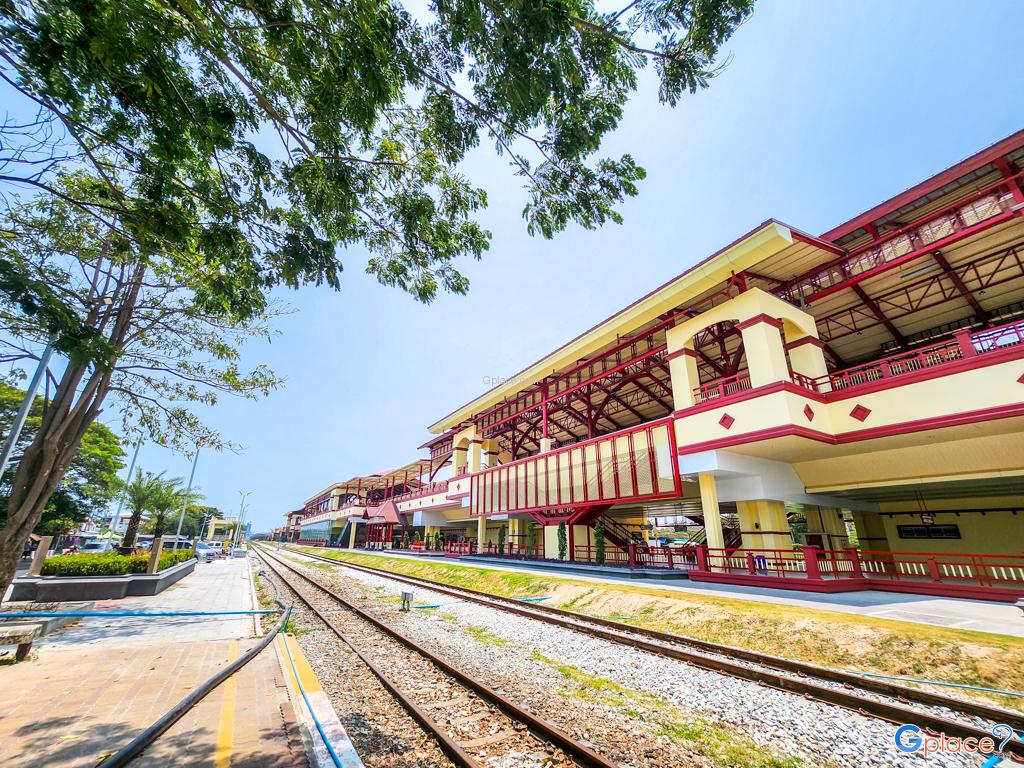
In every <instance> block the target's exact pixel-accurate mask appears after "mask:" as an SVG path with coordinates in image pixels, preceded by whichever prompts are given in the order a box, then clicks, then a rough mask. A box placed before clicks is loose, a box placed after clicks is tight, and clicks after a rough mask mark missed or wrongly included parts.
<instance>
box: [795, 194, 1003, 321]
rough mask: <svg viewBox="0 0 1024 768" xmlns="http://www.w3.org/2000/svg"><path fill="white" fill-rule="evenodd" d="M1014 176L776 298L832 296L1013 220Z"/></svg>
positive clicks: (872, 245) (887, 236)
mask: <svg viewBox="0 0 1024 768" xmlns="http://www.w3.org/2000/svg"><path fill="white" fill-rule="evenodd" d="M1020 175H1021V174H1017V175H1016V176H1014V177H1011V178H1007V179H1000V180H999V181H997V182H995V183H994V184H991V185H989V186H988V187H986V188H985V189H983V190H980V191H978V192H976V193H974V194H973V195H971V196H970V197H968V198H967V199H966V200H958V201H956V202H955V203H952V204H950V205H948V206H946V207H945V208H942V209H940V210H938V211H934V212H932V213H929V214H927V216H925V217H923V218H922V219H918V220H917V221H914V222H911V223H910V224H907V225H905V226H903V227H901V228H899V229H897V230H895V231H893V232H888V233H886V234H885V235H883V236H881V237H880V238H879V239H877V240H875V241H873V242H871V243H868V244H866V245H864V246H861V247H860V248H858V249H857V250H855V251H853V252H852V253H850V255H848V256H846V257H844V258H842V259H840V260H838V261H836V262H833V263H831V264H827V265H825V266H823V267H821V268H820V269H818V270H817V271H816V272H815V273H813V274H810V275H805V276H803V277H800V278H797V279H795V280H793V281H791V282H790V283H787V284H786V285H785V286H784V287H783V288H782V289H781V290H780V291H778V292H777V293H778V294H779V295H780V296H781V297H782V298H784V299H787V300H788V301H790V302H792V303H794V304H796V303H799V301H800V300H801V299H804V298H807V297H808V296H809V295H813V294H814V293H817V292H823V291H826V290H828V289H832V290H836V286H839V285H842V284H843V283H845V282H846V281H848V280H849V279H851V278H853V277H856V276H858V275H861V274H864V273H866V272H870V271H872V270H878V269H880V268H881V267H883V266H884V265H886V264H890V263H892V262H895V261H897V260H902V261H906V260H907V259H911V258H915V256H916V255H917V254H918V253H919V252H924V249H926V248H929V249H935V248H941V247H942V246H943V245H945V244H946V243H948V242H950V241H955V240H957V239H959V238H962V237H964V236H967V235H969V234H971V233H973V232H975V231H977V230H978V229H982V228H985V227H986V226H991V225H993V224H995V223H997V222H998V221H1000V220H1002V219H1006V218H1009V217H1010V216H1012V215H1013V214H1012V211H1011V210H1010V205H1011V204H1012V202H1013V194H1012V192H1010V191H1009V190H1010V188H1011V187H1012V185H1013V184H1014V183H1015V182H1016V180H1017V178H1019V177H1020ZM996 217H999V219H997V218H996ZM986 222H988V224H987V225H986Z"/></svg>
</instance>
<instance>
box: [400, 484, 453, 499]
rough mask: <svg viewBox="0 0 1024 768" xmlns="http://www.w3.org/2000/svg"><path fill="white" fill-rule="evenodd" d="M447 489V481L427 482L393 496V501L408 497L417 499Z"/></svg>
mask: <svg viewBox="0 0 1024 768" xmlns="http://www.w3.org/2000/svg"><path fill="white" fill-rule="evenodd" d="M447 490H448V481H447V480H440V481H438V482H436V483H428V484H427V485H423V486H420V487H419V488H417V489H416V490H415V491H409V492H408V493H402V494H399V495H398V496H395V502H396V503H397V502H399V501H408V500H409V499H419V498H421V497H423V496H433V495H434V494H435V493H444V492H446V491H447Z"/></svg>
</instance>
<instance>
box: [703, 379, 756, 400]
mask: <svg viewBox="0 0 1024 768" xmlns="http://www.w3.org/2000/svg"><path fill="white" fill-rule="evenodd" d="M745 389H750V373H749V372H747V371H742V372H740V373H737V374H736V375H735V376H726V377H725V378H723V379H715V380H714V381H709V382H708V383H707V384H701V385H700V386H699V387H697V388H696V389H694V390H693V400H694V402H695V403H703V402H706V401H708V400H714V399H715V398H718V397H728V396H729V395H735V394H736V393H737V392H742V391H743V390H745Z"/></svg>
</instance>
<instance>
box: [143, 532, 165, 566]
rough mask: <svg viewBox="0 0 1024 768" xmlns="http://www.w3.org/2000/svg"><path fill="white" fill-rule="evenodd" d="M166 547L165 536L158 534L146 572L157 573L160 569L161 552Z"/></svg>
mask: <svg viewBox="0 0 1024 768" xmlns="http://www.w3.org/2000/svg"><path fill="white" fill-rule="evenodd" d="M163 549H164V537H163V536H157V537H156V538H155V539H153V549H152V551H151V552H150V553H149V565H147V566H146V573H156V572H157V571H158V570H160V553H161V552H162V551H163Z"/></svg>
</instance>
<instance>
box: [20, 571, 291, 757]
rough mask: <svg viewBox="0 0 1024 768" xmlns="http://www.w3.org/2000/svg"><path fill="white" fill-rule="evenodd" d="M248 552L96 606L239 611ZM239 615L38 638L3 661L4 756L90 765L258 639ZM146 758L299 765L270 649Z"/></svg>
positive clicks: (105, 625) (88, 628)
mask: <svg viewBox="0 0 1024 768" xmlns="http://www.w3.org/2000/svg"><path fill="white" fill-rule="evenodd" d="M250 606H251V596H250V588H249V583H248V563H247V562H246V561H245V560H241V559H238V560H228V561H219V562H216V563H210V564H200V566H199V567H197V569H196V571H195V573H193V574H192V575H191V576H189V577H188V578H186V579H184V580H182V581H181V582H179V583H178V584H177V585H175V586H174V587H171V588H170V589H168V590H166V591H165V592H164V593H162V594H161V595H157V596H155V597H152V598H129V599H126V600H119V601H111V602H110V603H109V604H105V603H104V604H101V603H98V604H97V605H96V609H97V610H101V609H102V608H103V607H109V608H111V609H113V610H145V611H150V612H152V611H160V610H218V609H220V610H244V609H247V608H249V607H250ZM252 627H253V623H252V621H251V619H249V618H246V617H238V618H234V617H231V618H227V619H215V618H210V619H203V620H201V621H199V622H188V621H186V620H184V619H181V620H179V619H169V620H158V619H145V618H144V619H121V620H116V619H110V620H105V619H86V620H83V621H82V622H81V623H80V624H79V625H78V626H75V627H71V628H68V629H66V630H64V631H63V632H61V633H60V634H59V635H56V636H54V637H53V638H44V641H41V642H39V643H38V644H37V646H36V649H35V653H34V656H33V658H32V660H31V661H29V662H22V663H21V664H16V665H13V666H8V667H0V691H2V693H0V744H2V745H3V748H2V752H3V753H4V754H5V759H4V760H3V762H4V764H9V765H18V766H22V767H23V768H28V767H29V766H40V767H41V766H46V767H47V768H51V767H59V768H65V767H67V768H70V767H71V766H95V765H96V764H97V763H98V762H99V760H100V759H102V758H103V757H104V756H105V755H108V754H110V753H113V752H115V751H117V750H118V749H120V748H121V747H123V746H124V745H125V744H127V743H128V742H129V741H131V739H132V738H134V736H135V735H136V734H138V733H139V732H140V731H141V730H142V729H143V728H145V727H146V726H148V725H149V724H150V723H152V722H153V721H154V720H156V719H157V718H158V717H159V716H160V715H162V714H163V713H164V712H166V711H167V710H168V709H170V708H171V707H172V706H173V705H174V704H176V703H177V702H178V701H179V700H180V699H182V698H183V697H184V696H186V695H188V693H189V692H190V691H192V690H193V689H194V688H195V687H196V686H197V685H199V684H200V683H201V682H203V681H204V680H206V679H207V678H209V677H210V676H211V675H212V674H213V673H214V672H215V671H216V670H217V669H219V668H221V667H223V666H224V665H226V664H227V663H229V662H230V661H231V660H233V659H235V658H237V657H238V656H239V655H240V654H241V653H242V652H244V651H245V650H246V649H247V648H249V647H251V646H252V645H253V644H254V643H256V642H257V640H256V639H255V638H254V637H252ZM137 764H139V765H146V766H158V767H159V768H163V766H172V765H173V766H180V765H189V766H213V767H214V768H228V766H234V767H235V768H256V766H260V767H261V768H262V767H263V766H268V767H269V768H278V767H283V766H293V765H296V766H300V765H301V766H304V765H306V764H307V760H306V755H305V751H304V748H303V744H302V739H301V736H300V735H299V729H298V725H297V722H296V718H295V714H294V711H293V708H292V704H291V702H290V700H289V696H288V689H287V687H286V685H285V681H284V676H283V673H282V669H281V665H280V662H279V660H278V657H277V655H276V653H275V650H274V648H272V647H271V648H267V649H266V650H265V651H264V652H263V653H261V654H260V655H259V656H257V657H256V659H254V660H253V661H252V662H250V663H249V664H248V665H247V666H246V667H244V668H243V669H242V670H241V671H240V672H238V673H237V674H236V675H234V676H233V677H232V678H230V679H229V680H228V681H226V682H225V683H222V684H221V685H220V686H219V687H218V688H217V689H216V690H215V691H214V692H213V693H211V694H210V695H209V696H207V697H206V698H205V699H204V700H203V701H202V702H201V703H200V704H199V705H197V706H196V707H195V708H194V709H193V710H192V711H191V712H190V713H188V714H187V715H186V716H185V717H184V718H183V719H182V720H180V721H179V722H178V723H177V724H175V725H174V726H173V727H172V728H171V729H170V730H169V731H168V732H167V733H165V734H164V735H163V736H161V737H160V739H159V740H158V741H157V742H156V744H155V745H154V746H153V747H152V748H151V750H149V751H148V752H147V753H146V754H145V755H144V756H143V757H142V758H141V759H140V760H139V761H138V763H137Z"/></svg>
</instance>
